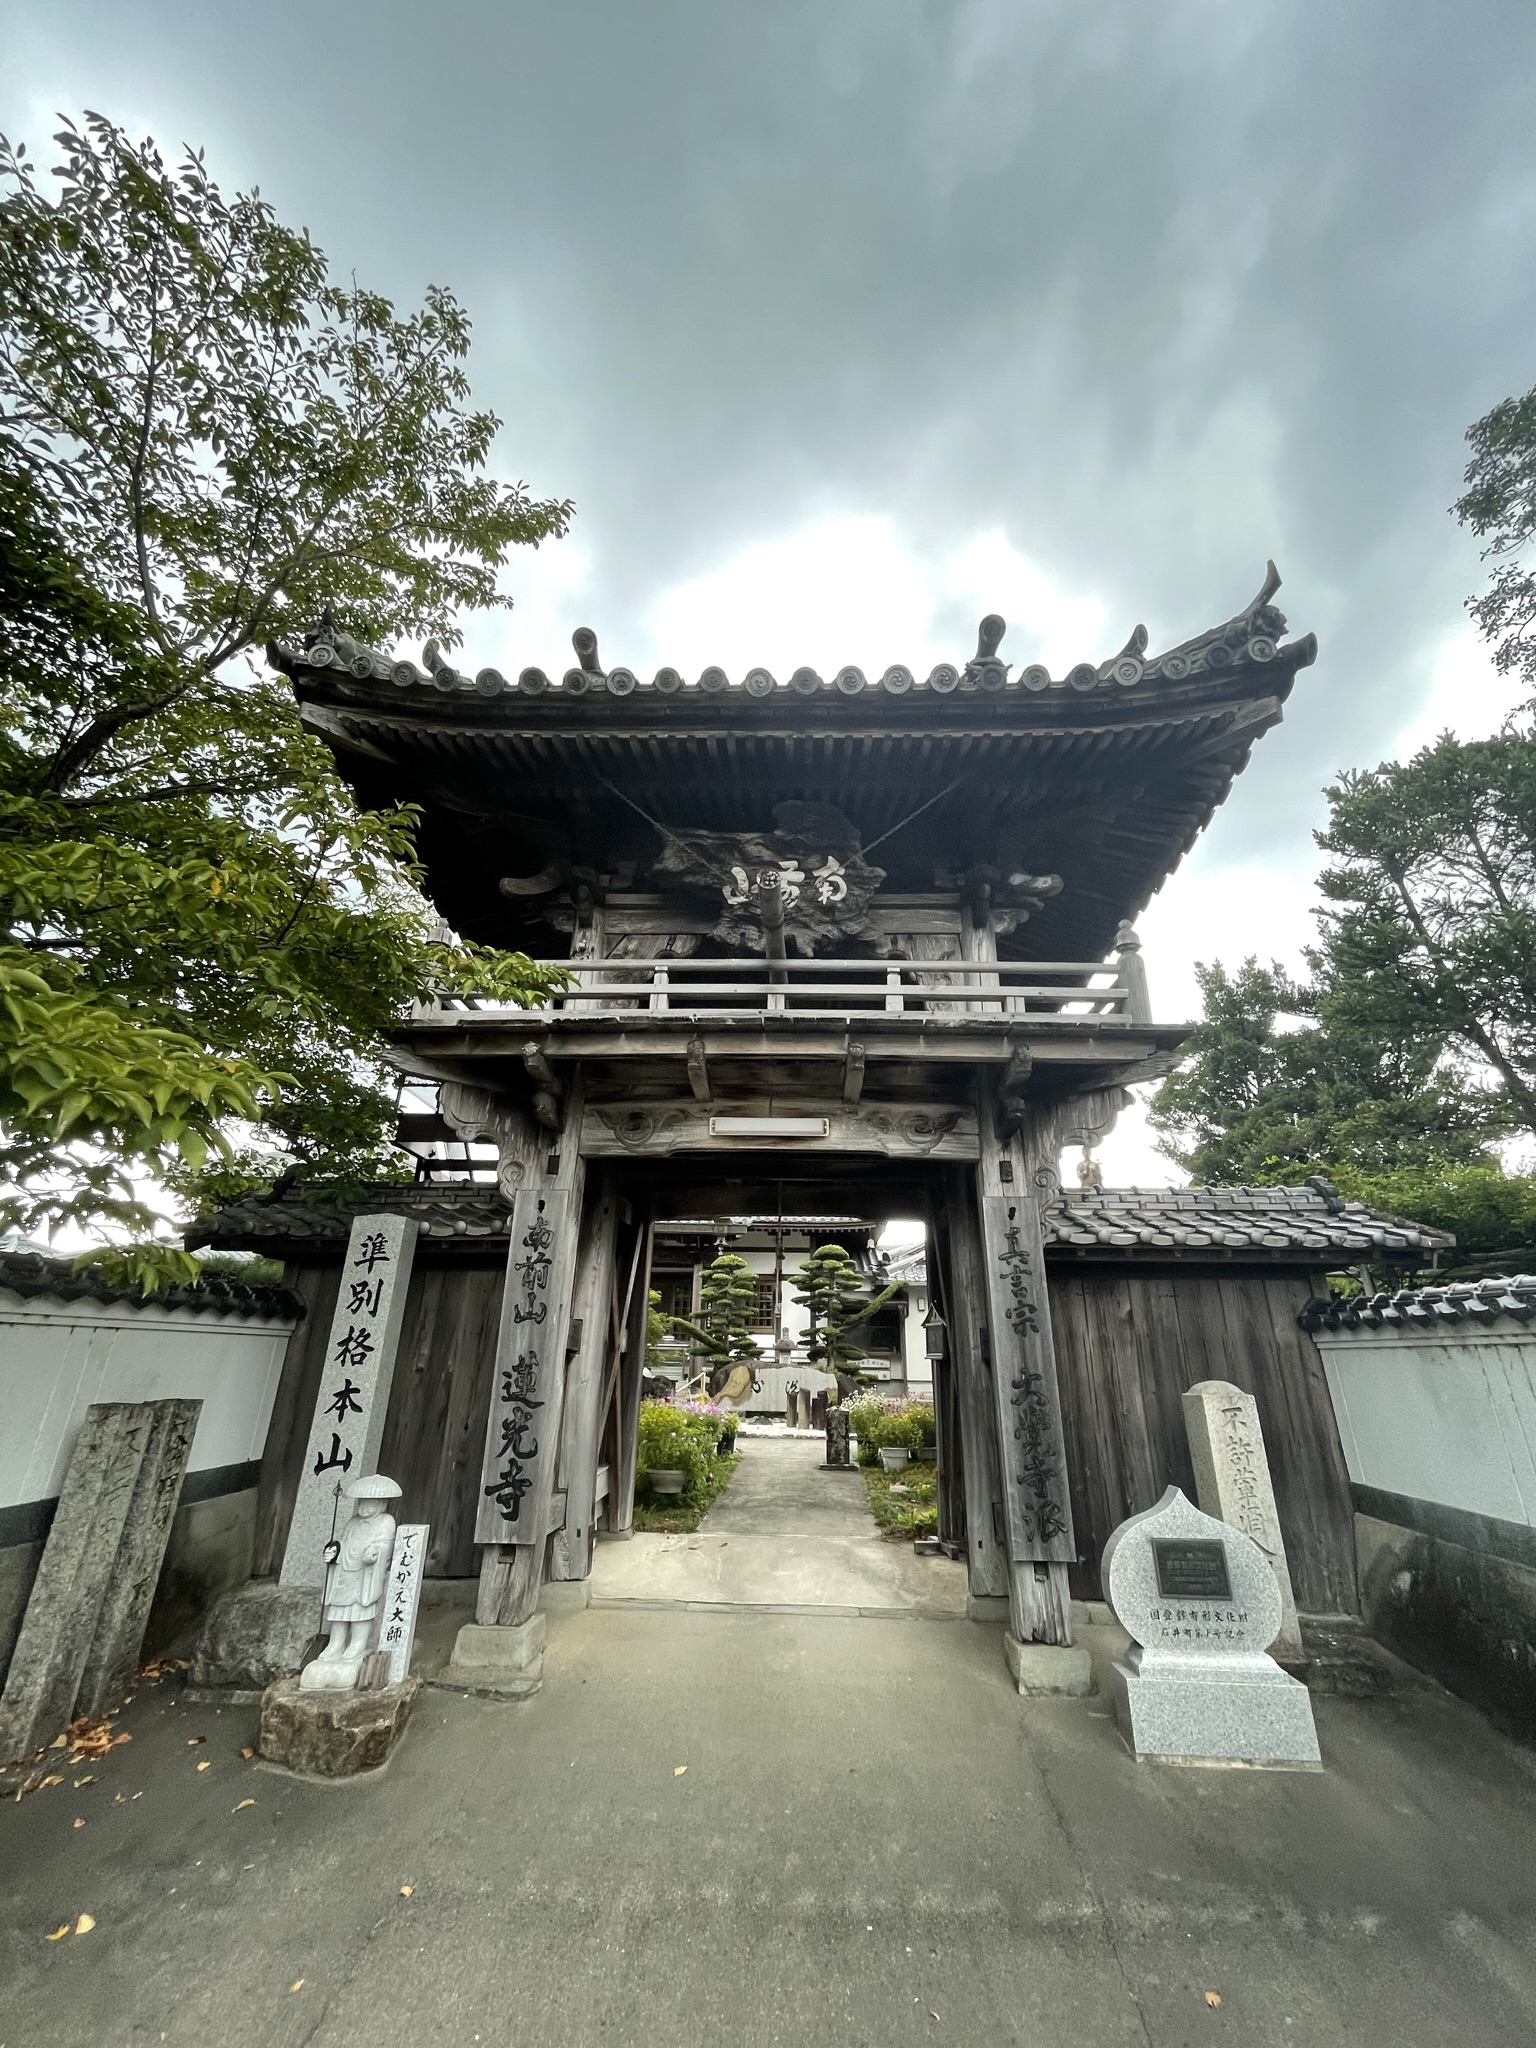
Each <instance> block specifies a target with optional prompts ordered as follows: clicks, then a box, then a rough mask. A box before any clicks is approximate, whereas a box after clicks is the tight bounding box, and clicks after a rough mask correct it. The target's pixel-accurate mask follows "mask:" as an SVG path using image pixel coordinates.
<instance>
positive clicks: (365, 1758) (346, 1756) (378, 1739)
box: [256, 1678, 421, 1778]
mask: <svg viewBox="0 0 1536 2048" xmlns="http://www.w3.org/2000/svg"><path fill="white" fill-rule="evenodd" d="M420 1690H421V1680H420V1679H419V1678H407V1679H405V1680H404V1681H403V1682H402V1683H401V1684H399V1685H384V1686H379V1687H377V1688H376V1689H375V1690H374V1691H372V1692H359V1691H358V1690H357V1688H356V1687H355V1686H353V1687H348V1688H346V1689H345V1690H338V1691H336V1692H300V1690H299V1682H298V1680H297V1679H296V1678H280V1679H279V1680H278V1681H277V1683H276V1684H275V1685H269V1686H268V1687H267V1689H266V1691H265V1692H264V1693H263V1694H262V1696H261V1733H260V1734H259V1735H258V1736H257V1738H256V1746H257V1749H258V1751H259V1752H260V1754H261V1756H262V1757H263V1758H264V1759H265V1760H266V1762H268V1763H272V1764H280V1765H281V1766H282V1768H283V1769H284V1770H285V1771H292V1772H294V1773H295V1775H296V1776H298V1777H301V1778H356V1777H359V1776H361V1775H362V1774H363V1773H365V1772H371V1771H378V1770H382V1769H383V1767H384V1765H385V1764H387V1763H388V1762H389V1759H390V1757H391V1755H392V1754H393V1753H394V1749H395V1745H396V1744H397V1743H398V1742H399V1740H400V1737H401V1736H402V1735H403V1734H404V1733H405V1724H406V1722H407V1721H409V1719H410V1718H411V1708H412V1707H413V1706H414V1705H415V1703H416V1695H417V1693H418V1692H420Z"/></svg>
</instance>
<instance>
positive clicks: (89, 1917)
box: [75, 1913, 96, 1934]
mask: <svg viewBox="0 0 1536 2048" xmlns="http://www.w3.org/2000/svg"><path fill="white" fill-rule="evenodd" d="M95 1925H96V1920H95V1916H94V1915H93V1914H90V1913H82V1914H81V1915H80V1918H79V1919H78V1920H77V1921H76V1922H75V1932H76V1934H89V1933H90V1931H91V1929H92V1928H93V1927H94V1926H95Z"/></svg>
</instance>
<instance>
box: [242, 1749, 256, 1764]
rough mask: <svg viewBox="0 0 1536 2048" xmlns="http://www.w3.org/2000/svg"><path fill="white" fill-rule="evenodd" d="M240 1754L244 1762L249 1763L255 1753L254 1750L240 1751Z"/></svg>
mask: <svg viewBox="0 0 1536 2048" xmlns="http://www.w3.org/2000/svg"><path fill="white" fill-rule="evenodd" d="M240 1754H241V1755H242V1756H243V1757H244V1758H245V1760H246V1762H247V1763H249V1762H250V1760H251V1758H252V1757H253V1756H254V1755H255V1754H256V1752H255V1750H254V1749H242V1750H241V1752H240Z"/></svg>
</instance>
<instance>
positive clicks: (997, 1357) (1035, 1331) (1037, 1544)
mask: <svg viewBox="0 0 1536 2048" xmlns="http://www.w3.org/2000/svg"><path fill="white" fill-rule="evenodd" d="M981 1208H982V1229H983V1234H984V1238H985V1247H986V1258H987V1278H988V1287H989V1290H990V1297H991V1304H992V1330H993V1359H992V1372H993V1382H994V1388H995V1393H996V1400H997V1410H998V1423H999V1439H1000V1450H1001V1454H1002V1464H1003V1495H1004V1514H1005V1518H1006V1524H1007V1532H1008V1548H1009V1555H1010V1556H1011V1557H1012V1558H1013V1559H1014V1561H1015V1562H1016V1563H1020V1564H1023V1563H1027V1562H1030V1561H1031V1560H1033V1561H1034V1562H1036V1563H1053V1564H1070V1563H1071V1562H1072V1560H1073V1559H1074V1558H1075V1556H1076V1554H1077V1550H1076V1544H1075V1542H1074V1540H1073V1534H1072V1508H1071V1502H1070V1499H1069V1495H1068V1491H1067V1453H1066V1443H1065V1440H1064V1438H1063V1436H1062V1428H1061V1401H1060V1397H1059V1395H1058V1393H1057V1387H1056V1354H1055V1350H1054V1348H1053V1346H1052V1343H1051V1324H1050V1313H1049V1310H1048V1308H1047V1305H1046V1300H1045V1262H1044V1258H1043V1257H1042V1254H1041V1247H1040V1213H1039V1206H1038V1204H1037V1203H1035V1202H1033V1201H1030V1200H1026V1199H1021V1198H1016V1197H1013V1196H1006V1195H988V1196H984V1197H983V1199H982V1205H981Z"/></svg>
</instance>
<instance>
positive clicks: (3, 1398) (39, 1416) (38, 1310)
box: [0, 1288, 293, 1507]
mask: <svg viewBox="0 0 1536 2048" xmlns="http://www.w3.org/2000/svg"><path fill="white" fill-rule="evenodd" d="M292 1327H293V1325H292V1324H291V1323H286V1322H266V1321H258V1320H255V1319H253V1318H250V1317H246V1316H236V1315H209V1314H203V1313H197V1312H194V1311H192V1310H188V1309H175V1308H156V1307H153V1306H150V1307H146V1308H130V1307H127V1306H125V1305H123V1304H120V1303H116V1302H93V1301H71V1302H63V1301H56V1300H53V1299H51V1298H50V1297H48V1296H46V1295H45V1296H29V1297H23V1296H21V1295H17V1294H12V1293H11V1292H10V1291H9V1290H8V1289H4V1288H0V1416H3V1417H4V1425H3V1428H0V1507H14V1506H16V1505H17V1504H19V1503H20V1502H22V1501H34V1500H50V1499H52V1498H53V1497H54V1496H55V1495H56V1494H57V1493H58V1491H59V1487H60V1485H61V1484H62V1482H63V1478H64V1471H65V1467H66V1466H67V1465H68V1463H69V1455H70V1452H71V1451H72V1450H73V1449H74V1446H75V1438H76V1436H77V1435H78V1434H79V1430H80V1425H81V1423H82V1422H83V1421H84V1419H85V1411H86V1409H87V1408H88V1407H89V1406H90V1404H91V1403H92V1402H93V1401H163V1400H169V1399H172V1398H181V1399H201V1401H202V1404H203V1411H202V1414H201V1415H200V1417H199V1418H198V1425H197V1435H196V1437H195V1438H194V1439H193V1443H192V1455H191V1459H190V1461H189V1470H191V1471H194V1472H199V1471H206V1470H208V1469H209V1468H210V1467H211V1466H216V1465H241V1464H246V1463H248V1462H250V1461H251V1460H254V1459H257V1458H259V1457H260V1456H261V1453H262V1449H263V1447H264V1445H265V1443H266V1439H267V1423H268V1421H269V1420H270V1418H271V1414H272V1403H273V1401H274V1400H275V1399H276V1397H277V1382H278V1375H279V1374H280V1373H281V1371H282V1365H283V1353H284V1351H285V1350H286V1349H287V1344H288V1334H289V1331H290V1330H291V1329H292Z"/></svg>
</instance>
